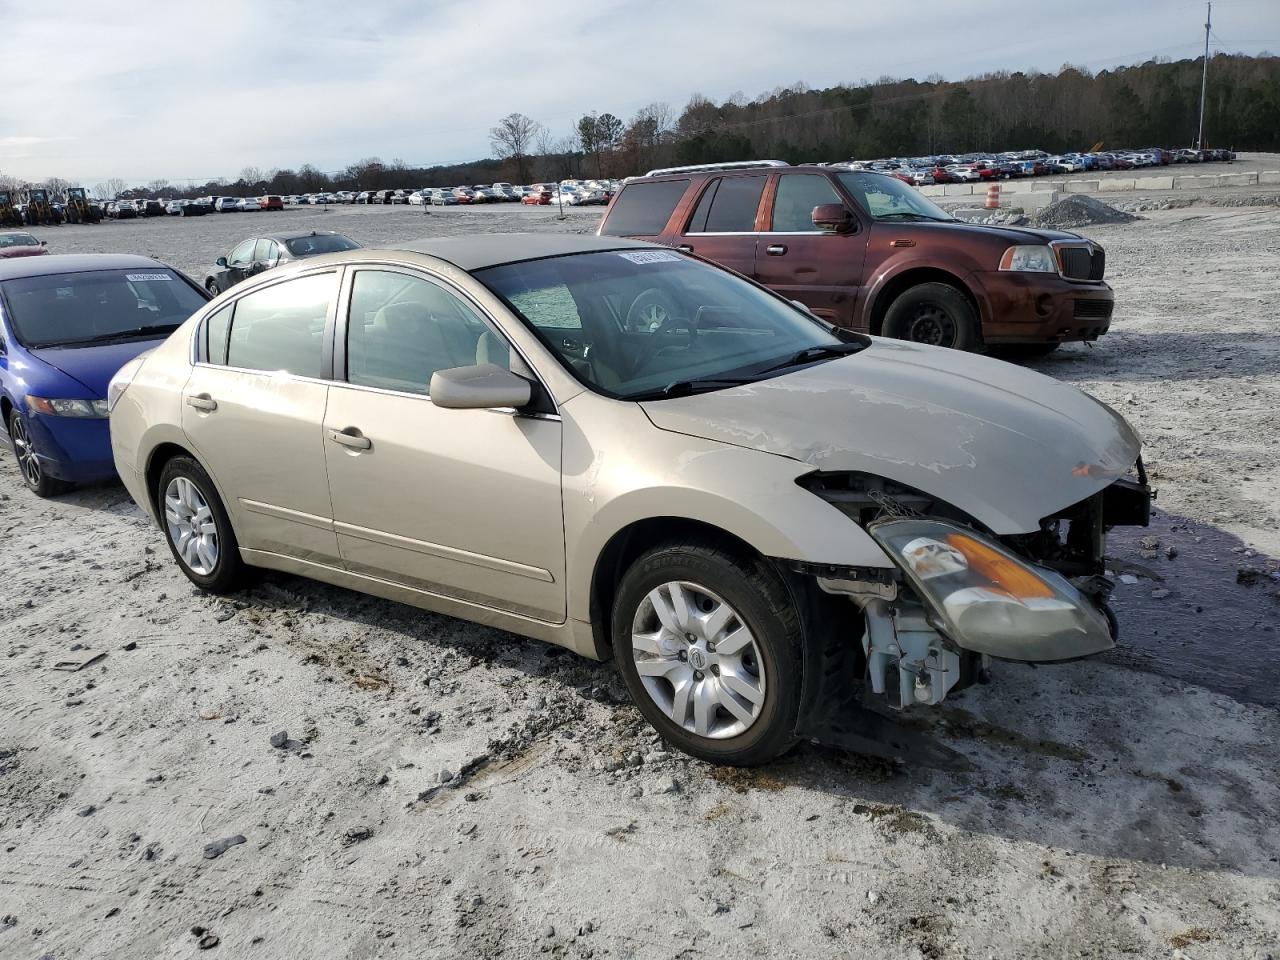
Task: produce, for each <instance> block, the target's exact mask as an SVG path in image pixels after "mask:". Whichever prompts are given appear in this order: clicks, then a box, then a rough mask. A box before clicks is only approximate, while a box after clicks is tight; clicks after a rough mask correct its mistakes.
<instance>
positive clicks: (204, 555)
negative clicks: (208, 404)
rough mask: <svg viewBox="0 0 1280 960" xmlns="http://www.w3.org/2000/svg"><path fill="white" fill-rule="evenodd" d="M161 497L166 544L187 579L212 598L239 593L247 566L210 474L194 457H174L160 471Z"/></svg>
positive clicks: (159, 498) (159, 488)
mask: <svg viewBox="0 0 1280 960" xmlns="http://www.w3.org/2000/svg"><path fill="white" fill-rule="evenodd" d="M157 492H158V494H159V497H158V502H159V504H160V513H161V516H162V518H163V521H164V532H165V539H166V540H167V541H168V542H169V550H170V551H171V552H172V553H173V559H174V560H176V561H178V566H179V567H180V568H181V569H182V572H183V573H185V574H186V575H187V579H188V580H190V581H191V582H192V583H194V584H195V585H196V586H197V587H200V588H201V589H202V590H207V591H208V592H209V593H230V592H231V591H233V590H235V589H236V587H238V586H239V585H240V582H241V580H242V579H243V577H244V571H245V565H244V561H243V560H241V559H240V546H239V544H238V543H237V542H236V535H235V531H234V530H232V529H231V519H230V518H229V517H228V516H227V511H226V510H225V509H224V508H223V506H222V501H221V500H220V499H218V494H217V492H216V491H215V490H214V486H213V481H212V480H211V479H210V478H209V474H208V473H206V472H205V470H204V468H203V467H202V466H200V464H198V463H196V461H195V460H193V459H191V458H190V457H182V456H179V457H174V458H173V459H172V460H170V461H169V462H168V463H166V464H165V465H164V469H163V470H162V471H160V482H159V484H158V490H157Z"/></svg>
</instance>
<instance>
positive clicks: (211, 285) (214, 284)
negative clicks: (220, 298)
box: [204, 280, 222, 297]
mask: <svg viewBox="0 0 1280 960" xmlns="http://www.w3.org/2000/svg"><path fill="white" fill-rule="evenodd" d="M204 288H205V289H206V290H208V291H209V292H210V293H211V294H213V295H214V296H215V297H216V296H217V295H218V294H220V293H221V292H222V291H221V290H220V289H219V288H218V281H217V280H210V281H209V282H208V283H206V284H205V285H204Z"/></svg>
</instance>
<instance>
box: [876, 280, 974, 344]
mask: <svg viewBox="0 0 1280 960" xmlns="http://www.w3.org/2000/svg"><path fill="white" fill-rule="evenodd" d="M883 332H884V335H885V336H886V337H894V338H895V339H898V340H909V341H911V342H912V343H926V344H930V345H932V346H937V347H951V348H952V349H953V350H981V349H982V331H981V329H980V327H979V324H978V318H977V316H976V315H975V314H974V310H973V305H972V304H971V303H970V302H969V299H968V298H967V297H966V296H965V295H964V294H963V293H961V292H960V291H959V290H957V289H956V288H955V287H952V286H950V285H948V284H945V283H922V284H919V285H917V286H914V287H910V288H909V289H907V290H906V291H904V292H903V293H901V294H899V295H898V298H897V299H896V300H894V301H893V303H891V304H890V305H889V310H888V312H887V313H886V314H885V316H884V327H883Z"/></svg>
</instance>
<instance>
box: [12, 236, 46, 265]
mask: <svg viewBox="0 0 1280 960" xmlns="http://www.w3.org/2000/svg"><path fill="white" fill-rule="evenodd" d="M48 252H49V251H48V249H47V248H46V247H45V241H44V240H37V239H36V238H35V237H33V236H32V235H31V234H29V233H0V260H8V259H10V258H12V257H41V256H44V255H45V254H47V253H48Z"/></svg>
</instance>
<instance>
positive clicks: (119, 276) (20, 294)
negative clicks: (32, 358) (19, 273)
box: [0, 267, 205, 349]
mask: <svg viewBox="0 0 1280 960" xmlns="http://www.w3.org/2000/svg"><path fill="white" fill-rule="evenodd" d="M0 295H3V297H4V305H5V313H6V314H7V315H8V317H9V323H10V324H11V326H12V328H13V332H14V334H15V335H16V336H17V338H18V341H19V342H20V343H22V344H23V345H24V346H27V347H30V348H33V349H35V348H39V347H67V346H89V345H92V344H95V343H109V342H118V341H120V340H128V339H133V338H137V339H143V338H146V337H157V336H164V335H166V334H168V333H171V332H172V331H174V330H176V329H177V328H178V327H179V325H181V324H182V322H183V321H184V320H186V319H187V317H189V316H191V314H193V313H195V312H196V311H197V310H199V309H200V308H201V307H202V306H204V304H205V297H204V296H203V295H202V294H201V293H200V292H199V291H198V290H197V289H196V288H195V287H193V286H191V284H189V283H188V282H187V281H185V280H184V279H182V278H181V277H180V276H178V275H177V274H176V273H174V272H173V271H172V270H170V269H168V268H166V267H134V268H131V269H128V270H93V271H89V272H86V273H66V274H54V275H49V276H36V277H21V278H17V279H13V280H6V281H4V282H3V283H0Z"/></svg>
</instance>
